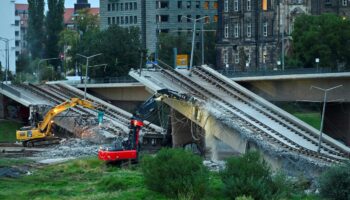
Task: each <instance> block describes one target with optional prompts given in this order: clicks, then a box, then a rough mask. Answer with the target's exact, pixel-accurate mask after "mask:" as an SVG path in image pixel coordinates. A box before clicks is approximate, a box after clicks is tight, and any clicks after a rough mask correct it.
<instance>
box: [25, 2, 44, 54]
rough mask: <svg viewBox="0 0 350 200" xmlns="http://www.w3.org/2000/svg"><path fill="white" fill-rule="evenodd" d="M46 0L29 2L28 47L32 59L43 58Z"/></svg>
mask: <svg viewBox="0 0 350 200" xmlns="http://www.w3.org/2000/svg"><path fill="white" fill-rule="evenodd" d="M44 6H45V3H44V0H28V38H27V39H28V40H27V41H28V47H29V51H30V53H31V56H32V58H34V59H35V58H40V57H41V56H42V53H43V51H42V49H43V42H44V36H45V34H44Z"/></svg>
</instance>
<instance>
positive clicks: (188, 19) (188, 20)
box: [187, 15, 191, 23]
mask: <svg viewBox="0 0 350 200" xmlns="http://www.w3.org/2000/svg"><path fill="white" fill-rule="evenodd" d="M187 22H188V23H190V22H191V15H187Z"/></svg>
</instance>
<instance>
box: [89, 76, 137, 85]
mask: <svg viewBox="0 0 350 200" xmlns="http://www.w3.org/2000/svg"><path fill="white" fill-rule="evenodd" d="M137 82H138V81H137V80H136V79H134V78H133V77H131V76H121V77H104V78H92V79H90V80H89V81H88V83H89V84H96V83H137Z"/></svg>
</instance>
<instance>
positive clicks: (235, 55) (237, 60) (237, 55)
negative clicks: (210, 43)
mask: <svg viewBox="0 0 350 200" xmlns="http://www.w3.org/2000/svg"><path fill="white" fill-rule="evenodd" d="M233 57H234V58H235V63H236V64H239V54H238V53H236V54H234V55H233Z"/></svg>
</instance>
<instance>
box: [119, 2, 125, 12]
mask: <svg viewBox="0 0 350 200" xmlns="http://www.w3.org/2000/svg"><path fill="white" fill-rule="evenodd" d="M120 10H121V11H123V10H124V8H123V3H120Z"/></svg>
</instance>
